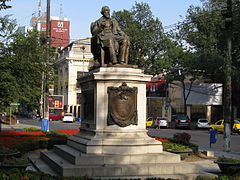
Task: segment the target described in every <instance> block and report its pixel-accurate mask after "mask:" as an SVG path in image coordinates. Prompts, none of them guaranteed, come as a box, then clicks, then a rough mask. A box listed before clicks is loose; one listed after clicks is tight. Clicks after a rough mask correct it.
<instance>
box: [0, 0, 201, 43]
mask: <svg viewBox="0 0 240 180" xmlns="http://www.w3.org/2000/svg"><path fill="white" fill-rule="evenodd" d="M46 1H47V0H42V12H45V11H46ZM135 2H146V3H148V4H149V6H150V8H151V11H152V13H153V15H154V17H158V18H159V19H160V21H161V22H162V24H163V26H168V25H171V24H175V23H177V22H178V21H181V20H182V19H181V18H180V15H181V16H183V17H184V16H185V15H186V12H187V9H188V8H189V6H190V5H200V6H201V5H202V3H201V2H200V0H51V16H59V15H60V4H62V15H63V17H67V18H68V19H69V20H70V38H71V40H76V39H82V38H86V37H91V34H90V31H89V26H90V23H91V22H93V21H95V20H97V19H98V18H99V17H100V16H101V14H100V10H101V7H102V6H104V5H107V6H109V7H110V9H111V12H112V11H120V10H123V9H126V10H130V9H131V8H132V6H133V5H134V4H135ZM8 4H10V5H12V6H13V7H12V8H11V9H8V10H2V11H0V15H1V16H3V15H6V14H12V18H14V19H16V20H17V23H18V25H20V26H23V25H29V23H30V19H31V16H32V14H33V13H37V12H38V0H11V1H10V2H9V3H8Z"/></svg>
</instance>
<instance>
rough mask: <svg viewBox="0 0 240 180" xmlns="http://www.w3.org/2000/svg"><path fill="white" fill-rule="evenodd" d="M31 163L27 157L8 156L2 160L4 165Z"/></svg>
mask: <svg viewBox="0 0 240 180" xmlns="http://www.w3.org/2000/svg"><path fill="white" fill-rule="evenodd" d="M26 164H29V161H28V160H27V159H25V158H13V157H12V158H7V159H5V160H4V161H3V162H2V165H8V166H14V165H16V166H18V165H26Z"/></svg>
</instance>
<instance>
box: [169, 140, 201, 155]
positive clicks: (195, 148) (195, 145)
mask: <svg viewBox="0 0 240 180" xmlns="http://www.w3.org/2000/svg"><path fill="white" fill-rule="evenodd" d="M168 140H169V141H171V142H173V143H176V144H182V145H184V146H187V147H189V148H191V149H192V151H193V153H194V154H198V152H199V151H198V150H199V147H198V145H197V144H193V143H190V142H187V141H184V140H178V139H172V138H168Z"/></svg>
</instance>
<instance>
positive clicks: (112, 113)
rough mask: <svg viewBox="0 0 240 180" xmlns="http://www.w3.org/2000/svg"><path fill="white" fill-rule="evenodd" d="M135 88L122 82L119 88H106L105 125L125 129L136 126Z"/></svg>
mask: <svg viewBox="0 0 240 180" xmlns="http://www.w3.org/2000/svg"><path fill="white" fill-rule="evenodd" d="M137 121H138V119H137V88H136V87H133V88H131V87H129V86H127V84H126V83H125V82H124V83H122V85H121V86H119V87H108V118H107V125H114V124H116V125H118V126H120V127H126V126H129V125H131V124H133V125H137Z"/></svg>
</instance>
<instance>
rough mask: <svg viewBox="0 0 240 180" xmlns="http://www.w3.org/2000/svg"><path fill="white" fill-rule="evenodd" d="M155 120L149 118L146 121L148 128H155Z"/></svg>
mask: <svg viewBox="0 0 240 180" xmlns="http://www.w3.org/2000/svg"><path fill="white" fill-rule="evenodd" d="M153 123H154V121H153V118H152V117H148V118H147V121H146V127H153Z"/></svg>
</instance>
